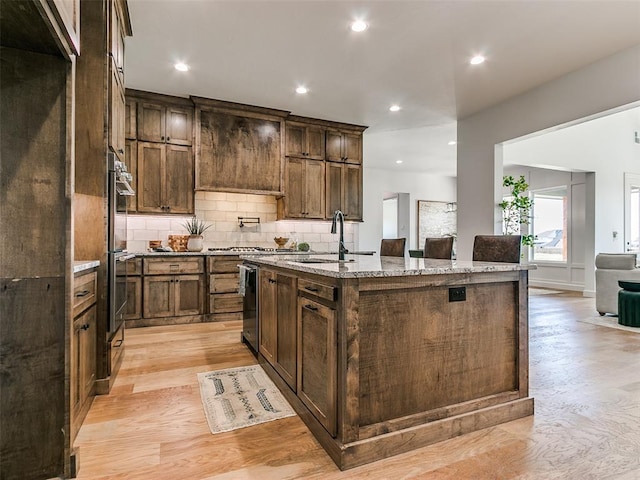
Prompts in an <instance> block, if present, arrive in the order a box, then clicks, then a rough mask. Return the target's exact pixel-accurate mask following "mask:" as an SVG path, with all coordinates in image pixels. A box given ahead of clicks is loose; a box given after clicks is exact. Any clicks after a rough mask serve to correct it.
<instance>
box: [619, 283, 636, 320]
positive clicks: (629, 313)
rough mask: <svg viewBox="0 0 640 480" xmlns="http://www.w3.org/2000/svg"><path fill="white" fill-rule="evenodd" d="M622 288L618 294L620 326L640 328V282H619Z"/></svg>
mask: <svg viewBox="0 0 640 480" xmlns="http://www.w3.org/2000/svg"><path fill="white" fill-rule="evenodd" d="M618 285H620V287H621V288H622V290H620V291H619V292H618V324H619V325H624V326H626V327H640V282H627V281H624V280H619V281H618Z"/></svg>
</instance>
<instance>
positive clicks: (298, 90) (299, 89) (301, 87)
mask: <svg viewBox="0 0 640 480" xmlns="http://www.w3.org/2000/svg"><path fill="white" fill-rule="evenodd" d="M308 91H309V90H307V87H303V86H302V85H301V86H299V87H298V88H296V93H300V94H305V93H307V92H308Z"/></svg>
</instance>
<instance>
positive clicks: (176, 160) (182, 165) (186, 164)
mask: <svg viewBox="0 0 640 480" xmlns="http://www.w3.org/2000/svg"><path fill="white" fill-rule="evenodd" d="M164 180H165V194H164V198H165V205H166V206H167V207H168V208H167V211H168V212H170V213H193V155H192V153H191V147H183V146H178V145H167V146H166V164H165V178H164Z"/></svg>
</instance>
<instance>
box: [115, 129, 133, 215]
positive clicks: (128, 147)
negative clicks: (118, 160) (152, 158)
mask: <svg viewBox="0 0 640 480" xmlns="http://www.w3.org/2000/svg"><path fill="white" fill-rule="evenodd" d="M124 163H125V165H126V166H127V171H128V172H129V173H130V174H131V178H132V180H131V188H133V190H135V192H136V195H118V207H119V208H118V211H124V208H120V206H121V205H123V204H124V203H126V205H127V211H128V212H135V211H137V208H138V207H137V204H138V196H137V195H138V142H136V141H135V140H125V141H124Z"/></svg>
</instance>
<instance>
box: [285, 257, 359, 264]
mask: <svg viewBox="0 0 640 480" xmlns="http://www.w3.org/2000/svg"><path fill="white" fill-rule="evenodd" d="M291 261H292V262H293V263H349V262H354V261H355V260H332V259H329V258H301V259H300V260H291Z"/></svg>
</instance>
